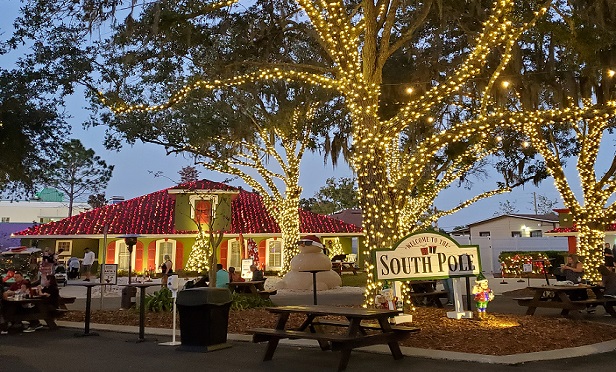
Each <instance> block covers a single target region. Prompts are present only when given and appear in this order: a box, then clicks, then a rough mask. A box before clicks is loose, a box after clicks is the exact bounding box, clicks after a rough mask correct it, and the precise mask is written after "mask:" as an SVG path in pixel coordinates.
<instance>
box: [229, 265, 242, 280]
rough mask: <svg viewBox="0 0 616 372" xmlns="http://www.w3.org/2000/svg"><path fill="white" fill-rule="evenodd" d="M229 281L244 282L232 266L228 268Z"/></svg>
mask: <svg viewBox="0 0 616 372" xmlns="http://www.w3.org/2000/svg"><path fill="white" fill-rule="evenodd" d="M229 280H230V281H232V282H245V281H246V280H244V278H242V275H241V274H240V273H238V272H237V271H235V267H233V266H230V267H229Z"/></svg>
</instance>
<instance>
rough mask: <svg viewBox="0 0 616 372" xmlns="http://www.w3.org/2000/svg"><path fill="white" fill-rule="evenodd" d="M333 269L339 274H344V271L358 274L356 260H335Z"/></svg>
mask: <svg viewBox="0 0 616 372" xmlns="http://www.w3.org/2000/svg"><path fill="white" fill-rule="evenodd" d="M332 270H334V271H335V272H337V273H338V275H342V273H353V275H357V268H356V267H355V262H341V261H333V262H332Z"/></svg>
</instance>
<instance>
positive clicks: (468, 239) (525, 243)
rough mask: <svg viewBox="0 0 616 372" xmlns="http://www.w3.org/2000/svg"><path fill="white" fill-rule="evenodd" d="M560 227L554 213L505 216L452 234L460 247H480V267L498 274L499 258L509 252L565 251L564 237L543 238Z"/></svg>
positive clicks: (565, 242)
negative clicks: (502, 253) (471, 245)
mask: <svg viewBox="0 0 616 372" xmlns="http://www.w3.org/2000/svg"><path fill="white" fill-rule="evenodd" d="M558 226H559V221H558V216H557V215H556V214H547V215H534V214H505V215H502V216H497V217H492V218H488V219H486V220H482V221H478V222H473V223H471V224H469V225H468V227H467V228H465V229H458V230H455V231H452V232H451V235H452V237H453V238H454V239H455V240H456V241H457V242H458V243H460V244H474V245H479V249H480V254H481V266H482V269H483V271H484V272H486V273H498V272H500V269H501V267H500V263H499V262H498V255H499V254H500V253H501V252H509V251H527V252H528V251H563V252H567V250H568V243H567V238H566V237H553V236H546V235H545V233H546V232H547V231H551V230H554V229H556V228H557V227H558Z"/></svg>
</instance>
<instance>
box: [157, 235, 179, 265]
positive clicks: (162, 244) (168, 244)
mask: <svg viewBox="0 0 616 372" xmlns="http://www.w3.org/2000/svg"><path fill="white" fill-rule="evenodd" d="M166 255H169V257H170V258H171V262H173V265H175V240H171V239H167V240H157V241H156V262H155V265H156V267H157V268H159V267H160V265H162V264H163V262H165V256H166ZM172 269H174V271H175V267H173V268H172Z"/></svg>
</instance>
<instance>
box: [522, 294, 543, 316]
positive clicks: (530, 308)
mask: <svg viewBox="0 0 616 372" xmlns="http://www.w3.org/2000/svg"><path fill="white" fill-rule="evenodd" d="M542 294H543V290H535V296H533V299H532V300H531V301H530V303H529V304H528V310H526V315H535V310H537V305H539V301H541V295H542Z"/></svg>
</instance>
